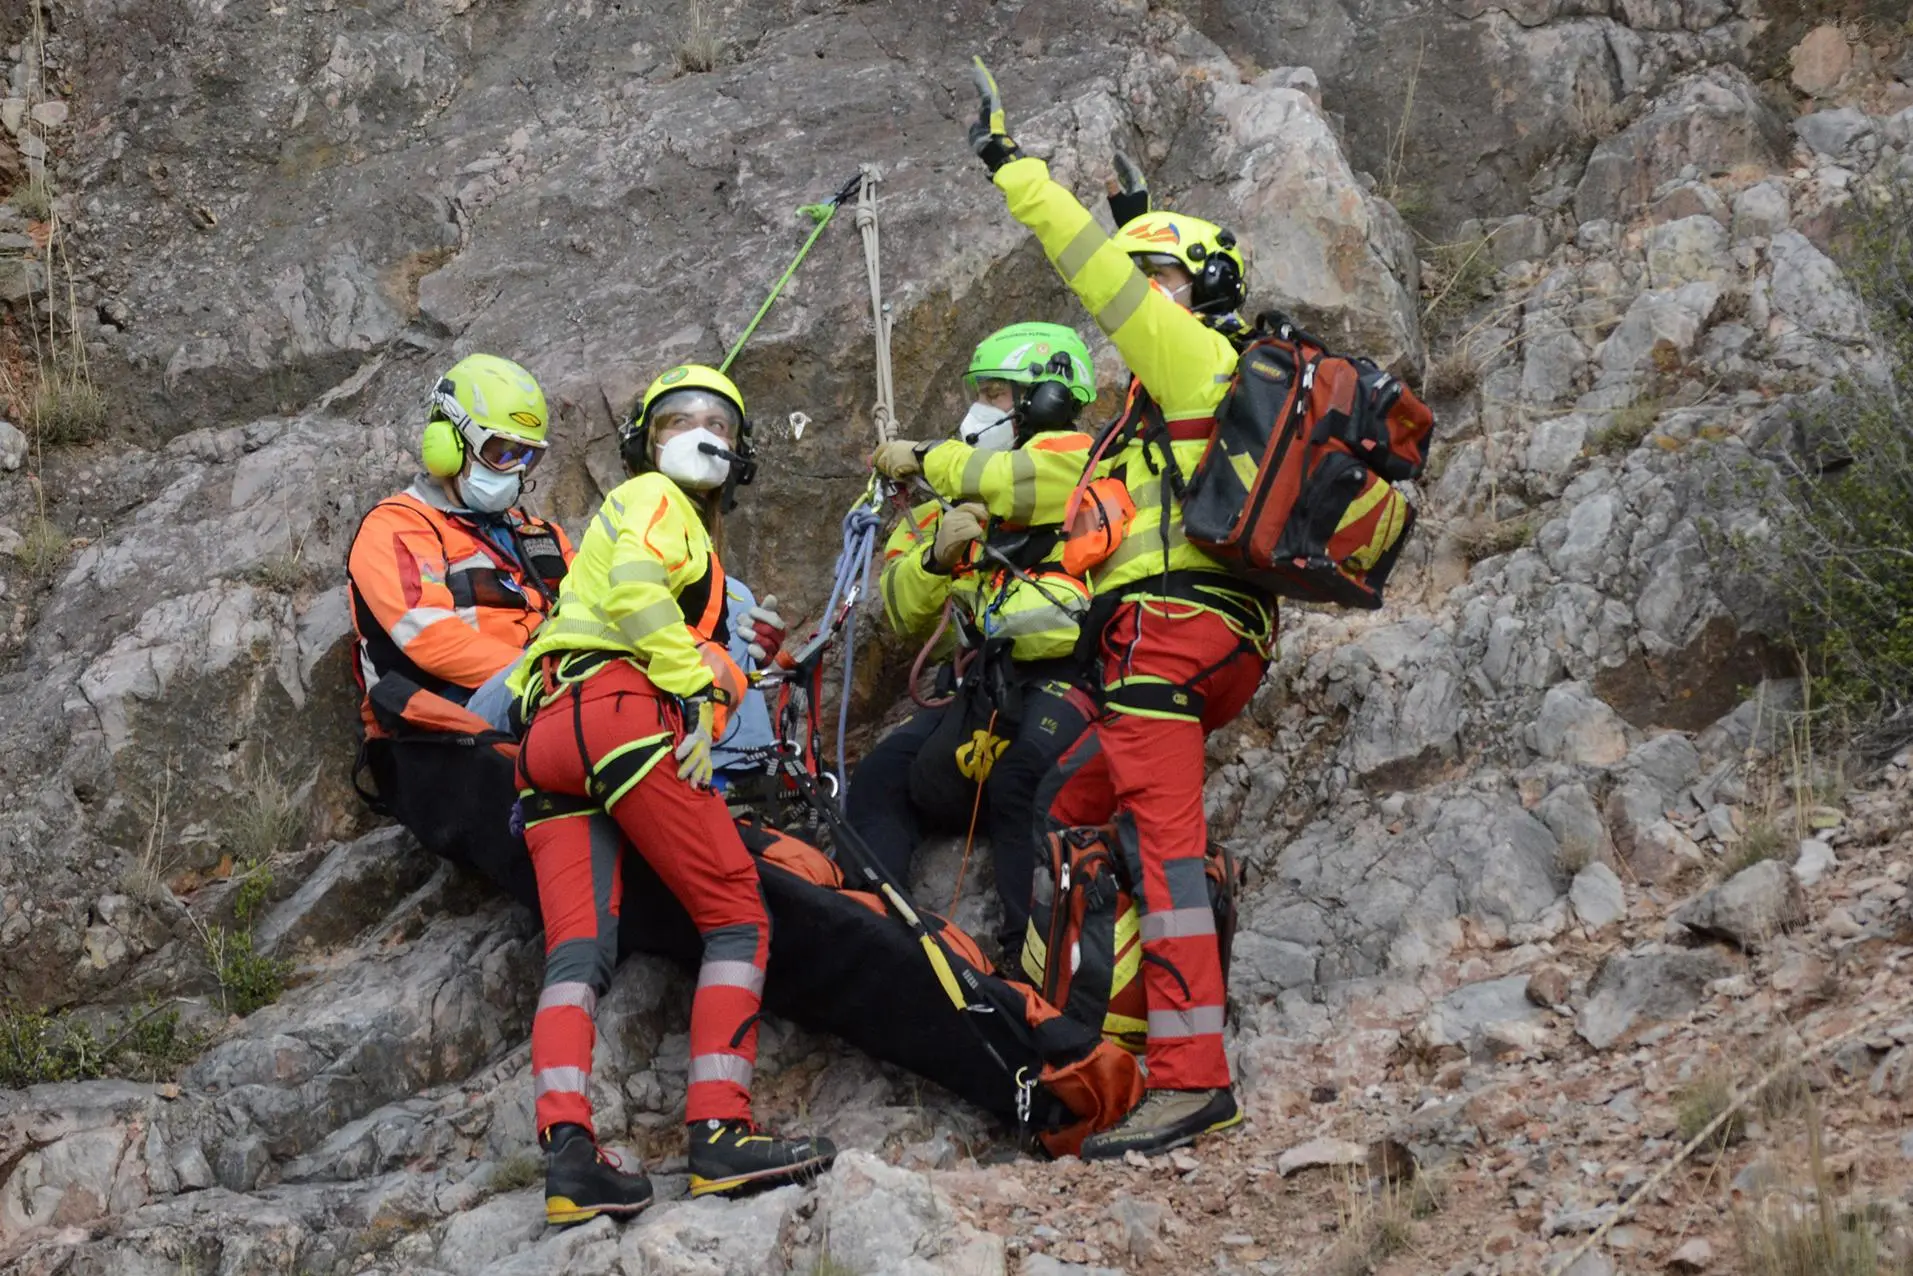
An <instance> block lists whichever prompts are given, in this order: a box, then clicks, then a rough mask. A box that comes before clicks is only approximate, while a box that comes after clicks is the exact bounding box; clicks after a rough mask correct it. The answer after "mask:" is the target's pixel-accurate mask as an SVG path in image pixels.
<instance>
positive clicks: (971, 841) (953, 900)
mask: <svg viewBox="0 0 1913 1276" xmlns="http://www.w3.org/2000/svg"><path fill="white" fill-rule="evenodd" d="M983 738H984V740H985V741H988V740H993V739H995V738H996V710H995V709H992V710H990V721H989V725H987V726H985V727H984V728H983ZM987 747H989V746H988V745H987V744H985V745H983V746H981V748H987ZM979 751H980V750H979ZM981 760H982V759H981V758H979V759H978V761H979V762H980V761H981ZM990 766H991V767H992V768H993V767H995V766H996V757H995V755H991V758H990ZM989 776H990V773H989V771H988V770H984V771H983V772H982V774H980V775H978V776H977V777H976V796H975V797H974V798H972V799H970V831H969V832H967V833H965V834H964V835H963V862H962V863H961V864H958V865H957V879H956V889H955V890H954V891H952V892H950V916H952V917H955V916H956V906H957V901H958V900H959V899H962V898H963V878H964V876H965V875H966V874H967V873H968V872H969V871H970V848H972V847H973V846H975V845H976V814H977V812H978V811H980V810H982V809H983V781H985V780H987V779H989Z"/></svg>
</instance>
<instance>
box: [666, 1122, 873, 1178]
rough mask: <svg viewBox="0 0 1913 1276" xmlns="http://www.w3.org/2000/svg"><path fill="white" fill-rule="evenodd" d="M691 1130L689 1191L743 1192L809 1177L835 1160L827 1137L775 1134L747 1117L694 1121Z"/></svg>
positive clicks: (815, 1175) (813, 1176) (820, 1171)
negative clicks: (756, 1124) (769, 1132)
mask: <svg viewBox="0 0 1913 1276" xmlns="http://www.w3.org/2000/svg"><path fill="white" fill-rule="evenodd" d="M690 1134H691V1195H692V1196H743V1195H745V1194H746V1193H748V1192H755V1191H760V1190H762V1189H764V1188H770V1187H781V1186H783V1185H784V1184H786V1183H804V1182H808V1181H809V1180H811V1179H813V1178H816V1177H817V1176H818V1175H819V1174H822V1173H823V1172H824V1171H825V1170H827V1169H829V1168H830V1163H831V1162H832V1161H834V1160H836V1159H837V1148H836V1145H834V1144H833V1143H831V1141H830V1140H829V1139H824V1138H811V1139H780V1138H775V1137H773V1136H771V1135H768V1134H759V1133H758V1132H757V1129H756V1127H754V1126H752V1125H751V1123H750V1122H749V1121H717V1120H711V1121H696V1122H693V1123H692V1124H691V1127H690Z"/></svg>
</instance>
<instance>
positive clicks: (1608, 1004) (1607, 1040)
mask: <svg viewBox="0 0 1913 1276" xmlns="http://www.w3.org/2000/svg"><path fill="white" fill-rule="evenodd" d="M1733 970H1734V967H1733V965H1732V963H1731V962H1729V961H1728V960H1727V959H1726V958H1725V957H1722V956H1721V955H1720V954H1718V953H1715V952H1712V951H1710V950H1705V949H1703V950H1700V951H1694V952H1685V951H1678V950H1675V951H1666V950H1652V949H1650V950H1641V951H1636V952H1630V953H1616V954H1615V955H1614V956H1612V957H1609V958H1608V959H1607V960H1606V961H1604V962H1602V963H1601V968H1600V969H1599V970H1598V971H1596V972H1595V975H1594V980H1593V982H1592V983H1591V984H1589V986H1588V1000H1587V1004H1586V1005H1584V1006H1583V1007H1582V1008H1581V1013H1580V1014H1579V1015H1578V1016H1577V1017H1576V1018H1575V1022H1574V1030H1575V1031H1576V1032H1578V1033H1579V1034H1580V1035H1581V1037H1582V1039H1583V1040H1585V1041H1586V1042H1587V1043H1588V1044H1589V1045H1591V1046H1593V1047H1594V1048H1595V1049H1597V1050H1605V1049H1607V1048H1608V1047H1609V1046H1611V1045H1613V1044H1614V1043H1616V1042H1617V1041H1619V1040H1621V1038H1622V1037H1623V1036H1625V1035H1626V1034H1627V1033H1628V1032H1629V1030H1631V1029H1632V1028H1634V1027H1635V1026H1637V1025H1640V1024H1645V1023H1649V1022H1653V1021H1655V1020H1662V1019H1672V1018H1676V1017H1678V1016H1681V1015H1685V1014H1687V1013H1689V1012H1690V1011H1692V1010H1693V1009H1694V1008H1695V1007H1696V1006H1698V1005H1700V1003H1701V999H1702V998H1703V997H1704V996H1705V995H1706V991H1707V985H1708V984H1710V983H1712V982H1713V981H1714V980H1716V979H1725V978H1726V977H1727V976H1728V975H1730V974H1732V973H1733Z"/></svg>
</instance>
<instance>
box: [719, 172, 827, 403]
mask: <svg viewBox="0 0 1913 1276" xmlns="http://www.w3.org/2000/svg"><path fill="white" fill-rule="evenodd" d="M862 183H863V170H862V169H859V170H858V171H857V172H856V173H854V174H852V175H851V178H850V180H849V181H847V182H845V183H844V184H843V186H841V187H840V188H839V189H838V191H837V193H836V194H835V195H832V196H831V197H830V198H829V199H828V200H826V201H825V202H824V203H821V204H805V205H804V206H803V207H802V208H799V209H798V210H797V211H798V212H800V213H803V214H804V215H805V216H807V217H809V218H810V219H811V220H812V221H814V222H816V223H817V227H816V229H814V230H812V231H811V232H810V238H809V239H806V240H805V241H804V246H803V247H802V248H799V249H798V250H797V256H796V257H794V258H792V259H791V263H790V265H789V266H788V267H786V268H785V270H784V273H783V274H782V275H781V276H779V277H778V280H777V282H776V283H774V284H772V285H771V291H770V296H768V297H766V298H764V304H763V305H761V306H759V307H758V308H757V313H756V314H754V315H752V316H751V321H750V322H749V323H748V324H745V325H744V331H743V333H742V335H740V336H739V337H738V339H737V340H736V341H735V342H733V343H732V344H731V348H730V350H729V351H727V352H726V353H725V355H724V362H722V363H720V364H718V365H717V370H718V371H719V372H729V371H730V370H731V361H732V360H734V359H736V358H737V355H738V352H739V351H741V350H742V349H743V348H744V343H745V342H746V341H749V340H750V339H751V334H752V333H754V332H756V331H757V325H758V324H760V323H762V322H764V316H765V315H767V314H769V313H770V309H771V307H772V306H773V305H775V304H776V302H777V298H778V297H779V296H780V295H781V294H782V293H783V291H784V288H785V286H786V285H788V284H789V283H790V281H791V276H793V275H795V274H796V273H797V268H798V267H799V266H801V265H803V264H804V258H805V257H806V256H808V255H809V253H810V246H811V245H812V244H814V243H816V242H817V237H818V236H819V235H821V234H823V233H824V227H826V226H828V225H830V220H831V218H833V217H835V216H836V215H837V210H838V209H839V208H842V207H843V206H844V203H845V201H846V200H848V199H849V198H850V197H851V196H852V195H855V194H856V193H857V188H858V187H859V186H860V185H862Z"/></svg>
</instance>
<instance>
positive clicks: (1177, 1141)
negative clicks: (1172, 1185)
mask: <svg viewBox="0 0 1913 1276" xmlns="http://www.w3.org/2000/svg"><path fill="white" fill-rule="evenodd" d="M1241 1123H1242V1111H1241V1109H1239V1108H1237V1107H1236V1105H1235V1092H1234V1091H1232V1090H1229V1089H1226V1088H1225V1089H1221V1090H1151V1091H1149V1092H1148V1093H1147V1094H1145V1095H1143V1100H1142V1102H1141V1103H1138V1104H1137V1105H1136V1106H1135V1107H1133V1108H1131V1109H1130V1110H1129V1115H1128V1116H1126V1117H1124V1118H1123V1119H1122V1121H1121V1123H1120V1124H1118V1125H1115V1126H1112V1127H1111V1128H1110V1129H1107V1130H1104V1131H1103V1132H1102V1133H1100V1134H1092V1135H1090V1136H1089V1137H1088V1138H1086V1139H1084V1140H1083V1151H1082V1158H1083V1159H1084V1160H1085V1161H1096V1160H1101V1159H1104V1158H1108V1157H1117V1156H1121V1155H1122V1154H1123V1153H1125V1152H1140V1153H1142V1154H1143V1155H1144V1156H1154V1155H1156V1154H1157V1153H1158V1152H1167V1151H1169V1150H1170V1149H1171V1148H1179V1147H1182V1146H1183V1145H1184V1144H1188V1143H1194V1142H1195V1141H1196V1136H1197V1135H1199V1134H1207V1133H1208V1132H1209V1131H1211V1130H1226V1129H1228V1128H1229V1127H1230V1126H1232V1125H1240V1124H1241Z"/></svg>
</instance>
